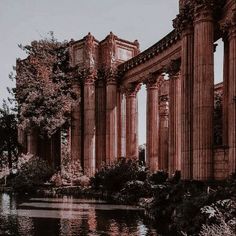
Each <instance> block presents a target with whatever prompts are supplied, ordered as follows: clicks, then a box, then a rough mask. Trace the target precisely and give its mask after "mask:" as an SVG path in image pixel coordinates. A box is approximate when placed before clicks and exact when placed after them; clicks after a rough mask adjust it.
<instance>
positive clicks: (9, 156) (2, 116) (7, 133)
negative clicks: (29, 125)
mask: <svg viewBox="0 0 236 236" xmlns="http://www.w3.org/2000/svg"><path fill="white" fill-rule="evenodd" d="M17 148H18V142H17V117H16V114H15V113H13V112H12V111H11V109H10V108H9V107H8V105H7V104H6V102H4V103H3V106H2V108H0V158H1V159H0V166H4V165H6V164H7V166H8V167H9V168H10V169H11V168H12V162H13V161H14V160H16V157H17Z"/></svg>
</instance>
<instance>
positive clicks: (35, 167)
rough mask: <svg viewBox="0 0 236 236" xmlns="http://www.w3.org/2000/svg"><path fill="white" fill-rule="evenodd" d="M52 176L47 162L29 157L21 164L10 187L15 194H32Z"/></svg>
mask: <svg viewBox="0 0 236 236" xmlns="http://www.w3.org/2000/svg"><path fill="white" fill-rule="evenodd" d="M25 159H26V158H25ZM19 160H20V158H19ZM52 174H53V171H52V169H51V168H50V167H49V165H48V163H47V162H45V161H44V160H41V159H39V158H38V157H35V156H31V157H30V158H29V160H28V161H27V162H24V161H23V163H21V165H20V168H19V170H18V173H17V174H16V176H15V177H14V178H13V179H12V186H13V188H14V190H15V191H16V192H21V193H23V192H33V191H34V190H36V188H37V187H38V186H40V185H42V184H43V183H44V182H45V181H47V180H48V179H49V178H50V177H51V176H52Z"/></svg>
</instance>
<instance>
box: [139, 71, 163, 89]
mask: <svg viewBox="0 0 236 236" xmlns="http://www.w3.org/2000/svg"><path fill="white" fill-rule="evenodd" d="M163 82H164V77H163V76H161V75H155V74H150V75H149V76H148V78H147V79H145V80H144V82H143V83H144V84H146V87H147V89H149V88H160V87H161V85H162V84H163Z"/></svg>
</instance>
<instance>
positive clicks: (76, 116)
mask: <svg viewBox="0 0 236 236" xmlns="http://www.w3.org/2000/svg"><path fill="white" fill-rule="evenodd" d="M73 89H74V92H75V93H76V96H77V100H76V101H74V102H73V103H72V106H71V137H70V139H71V140H70V146H71V148H70V150H71V158H72V161H78V160H79V161H80V162H81V145H82V144H81V139H82V137H81V129H82V126H81V117H82V114H81V98H80V97H81V87H80V84H78V82H75V84H74V88H73Z"/></svg>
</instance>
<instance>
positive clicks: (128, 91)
mask: <svg viewBox="0 0 236 236" xmlns="http://www.w3.org/2000/svg"><path fill="white" fill-rule="evenodd" d="M140 88H141V83H131V84H128V85H127V86H126V87H125V88H124V92H125V96H126V97H130V96H132V97H136V95H137V93H138V91H139V90H140Z"/></svg>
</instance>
